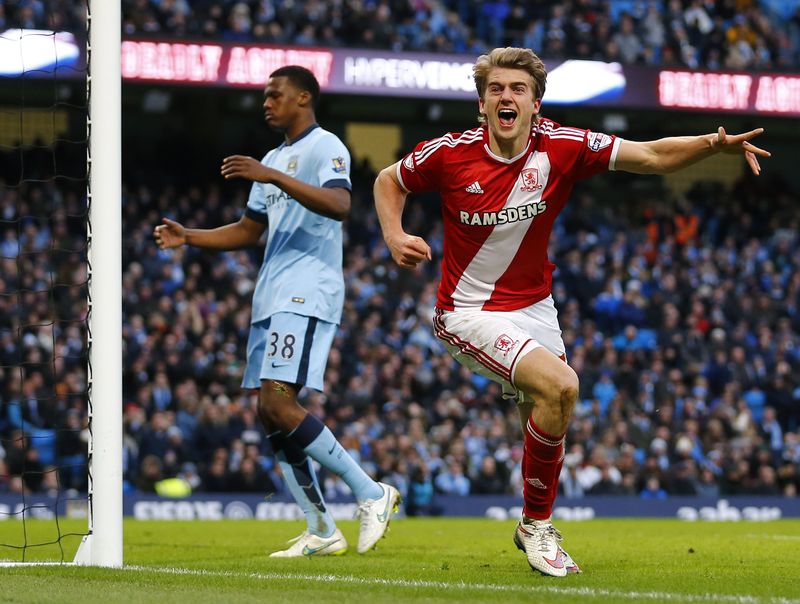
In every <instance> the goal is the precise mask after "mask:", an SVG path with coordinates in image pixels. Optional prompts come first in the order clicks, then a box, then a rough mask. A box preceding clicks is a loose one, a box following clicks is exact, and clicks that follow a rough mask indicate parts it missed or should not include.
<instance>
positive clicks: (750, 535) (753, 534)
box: [745, 533, 800, 541]
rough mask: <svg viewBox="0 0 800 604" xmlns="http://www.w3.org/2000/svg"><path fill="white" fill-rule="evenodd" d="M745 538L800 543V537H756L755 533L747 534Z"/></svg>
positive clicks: (765, 535) (763, 535)
mask: <svg viewBox="0 0 800 604" xmlns="http://www.w3.org/2000/svg"><path fill="white" fill-rule="evenodd" d="M745 537H747V538H749V539H771V540H773V541H800V535H767V534H762V535H758V534H756V533H748V534H747V535H745Z"/></svg>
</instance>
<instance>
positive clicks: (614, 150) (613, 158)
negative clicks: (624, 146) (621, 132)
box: [608, 137, 622, 171]
mask: <svg viewBox="0 0 800 604" xmlns="http://www.w3.org/2000/svg"><path fill="white" fill-rule="evenodd" d="M621 142H622V139H621V138H619V137H616V138H615V139H614V146H612V147H611V157H610V158H609V160H608V169H609V170H611V171H614V170H616V169H617V153H618V152H619V144H620V143H621Z"/></svg>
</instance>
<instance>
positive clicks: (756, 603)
mask: <svg viewBox="0 0 800 604" xmlns="http://www.w3.org/2000/svg"><path fill="white" fill-rule="evenodd" d="M125 570H131V571H145V572H154V573H164V574H170V575H191V576H203V577H231V578H243V579H259V580H264V581H318V582H322V583H349V584H353V585H383V586H390V587H408V588H418V587H431V588H435V589H447V590H453V589H461V590H465V591H500V592H517V593H524V594H530V593H532V592H540V593H548V594H561V595H568V596H581V597H586V598H617V599H625V600H672V601H676V602H725V603H732V604H800V600H797V599H792V598H772V597H767V598H762V597H759V596H749V595H740V596H739V595H726V594H714V593H705V594H682V593H674V592H663V591H614V590H611V589H596V588H593V587H566V586H565V587H556V586H551V585H500V584H494V583H465V582H463V581H458V582H455V583H447V582H446V581H421V580H417V579H380V578H367V577H354V576H352V575H332V574H322V575H313V574H302V573H248V572H234V571H209V570H202V569H191V568H163V567H159V568H156V567H151V566H126V567H125Z"/></svg>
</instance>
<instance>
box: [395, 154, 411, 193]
mask: <svg viewBox="0 0 800 604" xmlns="http://www.w3.org/2000/svg"><path fill="white" fill-rule="evenodd" d="M401 165H402V162H397V181H398V182H399V183H400V186H401V187H403V190H404V191H405V192H406V193H411V191H409V189H408V187H407V186H406V183H404V182H403V174H402V170H400V166H401Z"/></svg>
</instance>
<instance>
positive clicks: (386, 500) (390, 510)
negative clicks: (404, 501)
mask: <svg viewBox="0 0 800 604" xmlns="http://www.w3.org/2000/svg"><path fill="white" fill-rule="evenodd" d="M378 484H379V485H381V486H382V487H383V495H382V496H380V497H378V498H377V499H367V500H366V501H365V502H363V503H361V504H359V506H358V511H357V512H356V516H357V517H358V519H359V529H358V549H357V550H356V551H358V553H359V554H364V553H366V552H368V551H369V550H371V549H372V548H373V547H375V544H376V543H378V540H379V539H380V538H381V537H383V536H384V535H385V534H386V529H387V528H388V527H389V520H391V519H392V515H393V514H395V513H396V512H397V510H398V509H399V507H400V500H401V499H400V492H399V491H398V490H397V489H395V488H394V487H393V486H391V485H388V484H384V483H382V482H379V483H378Z"/></svg>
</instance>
